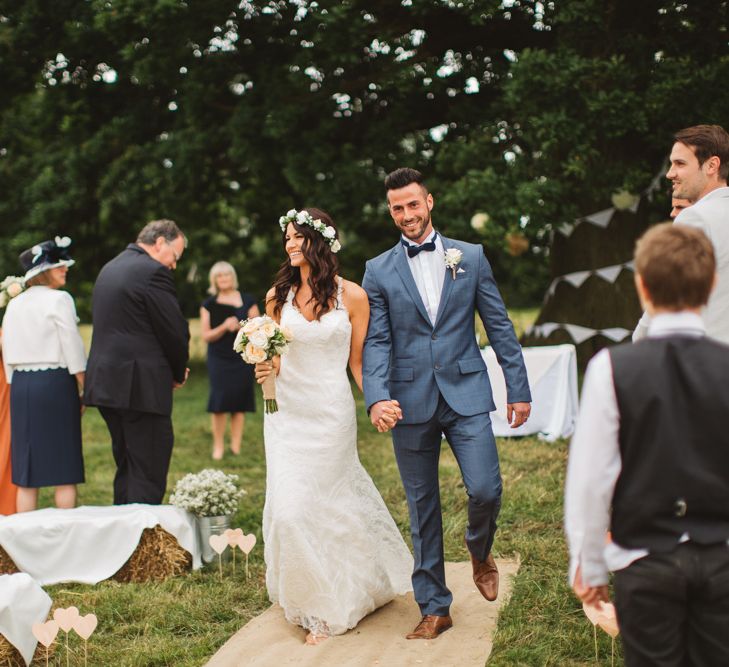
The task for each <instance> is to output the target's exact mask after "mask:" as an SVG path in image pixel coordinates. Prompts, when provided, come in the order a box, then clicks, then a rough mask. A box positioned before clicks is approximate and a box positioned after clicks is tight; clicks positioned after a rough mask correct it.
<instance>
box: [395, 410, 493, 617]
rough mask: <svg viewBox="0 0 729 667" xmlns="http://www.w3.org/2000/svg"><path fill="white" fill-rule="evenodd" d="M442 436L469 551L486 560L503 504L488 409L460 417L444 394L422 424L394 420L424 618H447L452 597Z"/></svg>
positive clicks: (415, 579) (415, 584) (416, 589)
mask: <svg viewBox="0 0 729 667" xmlns="http://www.w3.org/2000/svg"><path fill="white" fill-rule="evenodd" d="M443 433H444V434H445V436H446V439H447V440H448V443H449V444H450V446H451V449H452V450H453V454H454V455H455V457H456V460H457V461H458V466H459V467H460V469H461V475H462V477H463V483H464V485H465V487H466V493H467V494H468V527H467V529H466V542H467V544H468V548H469V551H470V552H471V553H472V554H473V555H474V556H475V557H476V558H477V559H478V560H485V559H486V557H487V556H488V554H489V552H490V551H491V545H492V544H493V540H494V532H495V531H496V518H497V516H498V514H499V509H500V507H501V474H500V472H499V458H498V453H497V451H496V441H495V440H494V434H493V430H492V428H491V418H490V417H489V413H488V412H483V413H481V414H477V415H473V416H471V417H464V416H462V415H459V414H457V413H456V412H454V411H453V410H452V409H451V408H450V407H449V406H448V404H447V403H446V402H445V400H444V399H443V397H442V396H441V397H439V399H438V407H437V408H436V411H435V414H434V415H433V417H432V418H431V419H430V420H429V421H427V422H425V423H423V424H398V425H397V426H396V427H395V428H394V429H393V431H392V441H393V444H394V447H395V457H396V458H397V465H398V468H399V469H400V476H401V477H402V482H403V486H404V487H405V495H406V497H407V501H408V510H409V512H410V530H411V535H412V540H413V552H414V556H415V569H414V570H413V590H414V592H415V600H416V601H417V603H418V605H419V606H420V611H421V613H422V614H423V615H424V616H425V615H428V614H435V615H437V616H446V615H447V614H448V611H449V609H450V605H451V602H452V600H453V596H452V595H451V592H450V591H449V590H448V588H447V586H446V582H445V565H444V557H443V521H442V516H441V505H440V488H439V483H438V462H439V459H440V448H441V435H442V434H443Z"/></svg>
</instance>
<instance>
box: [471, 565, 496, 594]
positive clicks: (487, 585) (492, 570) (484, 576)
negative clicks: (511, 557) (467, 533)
mask: <svg viewBox="0 0 729 667" xmlns="http://www.w3.org/2000/svg"><path fill="white" fill-rule="evenodd" d="M471 565H472V566H473V583H474V584H476V588H478V590H479V592H480V593H481V595H483V596H484V597H485V598H486V599H487V600H488V601H489V602H493V601H494V600H495V599H496V598H497V596H498V595H499V571H498V570H497V569H496V561H494V557H493V556H492V555H491V554H489V555H488V556H487V557H486V560H476V559H475V558H474V556H473V554H471Z"/></svg>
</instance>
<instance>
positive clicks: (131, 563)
mask: <svg viewBox="0 0 729 667" xmlns="http://www.w3.org/2000/svg"><path fill="white" fill-rule="evenodd" d="M191 569H192V556H191V555H190V554H189V553H188V552H187V551H185V550H184V549H183V548H182V547H181V546H180V544H179V542H178V541H177V539H176V538H175V537H174V535H171V534H170V533H168V532H167V531H166V530H164V528H162V527H161V526H155V527H154V528H145V530H144V532H143V533H142V537H141V538H140V540H139V544H138V545H137V548H136V549H135V550H134V553H133V554H132V555H131V556H130V557H129V560H128V561H127V562H126V563H124V565H122V567H121V568H120V569H119V571H118V572H117V573H116V574H115V575H114V576H113V577H111V579H114V580H115V581H121V582H124V583H131V582H134V583H144V582H146V581H164V580H165V579H168V578H169V577H176V576H179V575H181V574H183V573H185V572H189V571H190V570H191ZM0 664H1V663H0Z"/></svg>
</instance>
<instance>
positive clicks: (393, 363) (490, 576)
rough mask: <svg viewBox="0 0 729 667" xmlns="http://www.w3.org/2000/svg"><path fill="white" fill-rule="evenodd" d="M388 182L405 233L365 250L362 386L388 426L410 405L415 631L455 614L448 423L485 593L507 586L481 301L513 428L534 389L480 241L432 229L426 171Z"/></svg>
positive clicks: (477, 577) (417, 635)
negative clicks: (375, 252)
mask: <svg viewBox="0 0 729 667" xmlns="http://www.w3.org/2000/svg"><path fill="white" fill-rule="evenodd" d="M385 189H386V190H387V203H388V208H389V210H390V215H391V216H392V219H393V220H394V221H395V225H396V226H397V228H398V229H399V230H400V232H401V237H400V239H399V240H398V242H397V244H396V245H395V247H394V248H392V249H390V250H388V251H387V252H384V253H383V254H381V255H380V256H379V257H375V258H374V259H372V260H370V261H369V262H367V269H366V271H365V276H364V279H363V281H362V286H363V287H364V289H365V290H366V291H367V295H368V297H369V301H370V324H369V329H368V332H367V339H366V341H365V348H364V368H363V372H364V378H363V381H364V394H365V400H366V402H367V407H368V410H369V413H370V418H371V420H372V423H373V424H374V425H375V426H378V428H379V429H380V430H382V426H381V425H382V424H383V423H388V422H389V423H390V424H392V419H391V417H390V415H392V414H393V412H397V413H399V411H400V409H401V410H402V419H401V421H400V422H399V423H397V424H396V425H394V424H393V425H394V428H393V430H392V440H393V444H394V448H395V456H396V458H397V464H398V467H399V469H400V476H401V478H402V482H403V485H404V487H405V495H406V496H407V501H408V509H409V511H410V528H411V534H412V541H413V549H414V552H415V569H414V571H413V589H414V591H415V599H416V601H417V602H418V605H419V606H420V611H421V613H422V617H423V618H422V620H421V621H420V623H419V624H418V625H417V627H416V628H415V630H414V631H413V632H412V633H410V634H409V635H407V638H408V639H433V638H435V637H437V636H438V635H439V634H440V633H441V632H444V631H445V630H447V629H448V628H450V627H451V626H452V625H453V623H452V621H451V617H450V615H449V609H450V604H451V601H452V599H453V596H452V595H451V592H450V591H449V590H448V588H447V587H446V583H445V567H444V562H443V561H444V559H443V530H442V517H441V507H440V490H439V486H438V459H439V456H440V446H441V434H442V433H444V434H445V436H446V438H447V440H448V442H449V444H450V446H451V449H452V450H453V454H454V455H455V457H456V459H457V461H458V465H459V467H460V469H461V474H462V476H463V482H464V485H465V487H466V492H467V493H468V528H467V530H466V545H467V546H468V550H469V551H470V553H471V563H472V565H473V578H474V582H475V583H476V586H477V588H478V589H479V591H480V592H481V594H482V595H483V596H484V597H485V598H486V599H487V600H495V599H496V596H497V594H498V584H499V578H498V577H499V575H498V571H497V570H496V564H495V562H494V559H493V556H492V555H491V545H492V544H493V539H494V532H495V530H496V517H497V516H498V513H499V508H500V506H501V476H500V473H499V460H498V454H497V451H496V443H495V441H494V435H493V432H492V429H491V419H490V417H489V412H491V411H492V410H495V409H496V406H495V405H494V402H493V398H492V396H491V385H490V383H489V379H488V375H487V371H486V364H485V362H484V360H483V358H482V357H481V352H480V350H479V348H478V344H477V342H476V334H475V329H474V317H475V312H476V311H477V312H478V314H479V316H480V318H481V320H482V322H483V323H484V326H485V327H486V332H487V334H488V337H489V341H490V343H491V345H492V346H493V348H494V351H495V352H496V356H497V358H498V360H499V364H500V365H501V368H502V370H503V372H504V376H505V378H506V386H507V401H508V403H507V406H506V407H507V417H508V420H509V422H511V424H512V427H513V428H516V427H518V426H521V425H522V424H523V423H524V422H525V421H526V420H527V418H528V417H529V412H530V401H531V395H530V393H529V384H528V381H527V374H526V369H525V367H524V360H523V358H522V354H521V347H520V346H519V343H518V341H517V339H516V335H515V334H514V328H513V326H512V324H511V321H510V320H509V317H508V315H507V313H506V309H505V307H504V303H503V301H502V300H501V295H500V294H499V290H498V288H497V286H496V282H495V281H494V276H493V273H492V272H491V267H490V266H489V263H488V261H487V260H486V258H485V257H484V253H483V249H482V247H481V246H480V245H473V244H471V243H464V242H462V241H454V240H451V239H448V238H445V237H444V236H442V235H441V234H440V233H439V232H436V231H435V230H434V229H433V223H432V221H431V211H432V209H433V196H432V195H431V194H430V193H429V192H428V190H427V188H426V187H425V184H424V183H423V177H422V174H420V172H418V171H416V170H414V169H407V168H403V169H397V170H396V171H393V172H392V173H391V174H389V175H388V176H387V178H386V179H385ZM398 404H399V406H398Z"/></svg>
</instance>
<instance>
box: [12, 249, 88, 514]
mask: <svg viewBox="0 0 729 667" xmlns="http://www.w3.org/2000/svg"><path fill="white" fill-rule="evenodd" d="M70 244H71V239H69V238H68V237H63V238H61V237H58V236H57V237H56V238H55V240H54V241H44V242H43V243H39V244H38V245H36V246H33V247H32V248H31V249H29V250H26V251H25V252H23V253H22V254H21V255H20V263H21V264H22V265H23V269H25V271H26V273H25V277H24V280H25V287H26V289H25V291H24V292H23V293H22V294H20V295H19V296H16V297H15V298H14V299H13V300H12V301H10V303H8V306H7V309H6V311H5V317H4V318H3V327H2V328H3V339H2V346H3V363H4V365H5V374H6V376H7V378H8V382H10V428H11V444H10V452H11V462H12V469H13V483H14V484H15V485H16V486H17V487H18V495H17V505H18V507H17V509H18V512H27V511H29V510H34V509H36V507H37V506H38V489H39V488H41V487H44V486H54V487H56V491H55V502H56V506H57V507H61V508H71V507H74V506H75V504H76V484H80V483H81V482H83V481H84V462H83V454H82V450H81V411H82V406H81V401H80V400H79V395H80V394H81V393H82V392H83V384H84V372H85V370H86V353H85V351H84V345H83V342H82V340H81V335H80V334H79V331H78V326H77V324H76V321H77V319H76V308H75V306H74V302H73V298H72V297H71V295H70V294H69V293H68V292H65V291H63V290H62V289H60V288H62V287H64V286H65V284H66V273H67V272H68V267H69V266H71V265H72V264H73V260H72V259H71V258H70V257H69V256H68V246H69V245H70Z"/></svg>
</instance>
